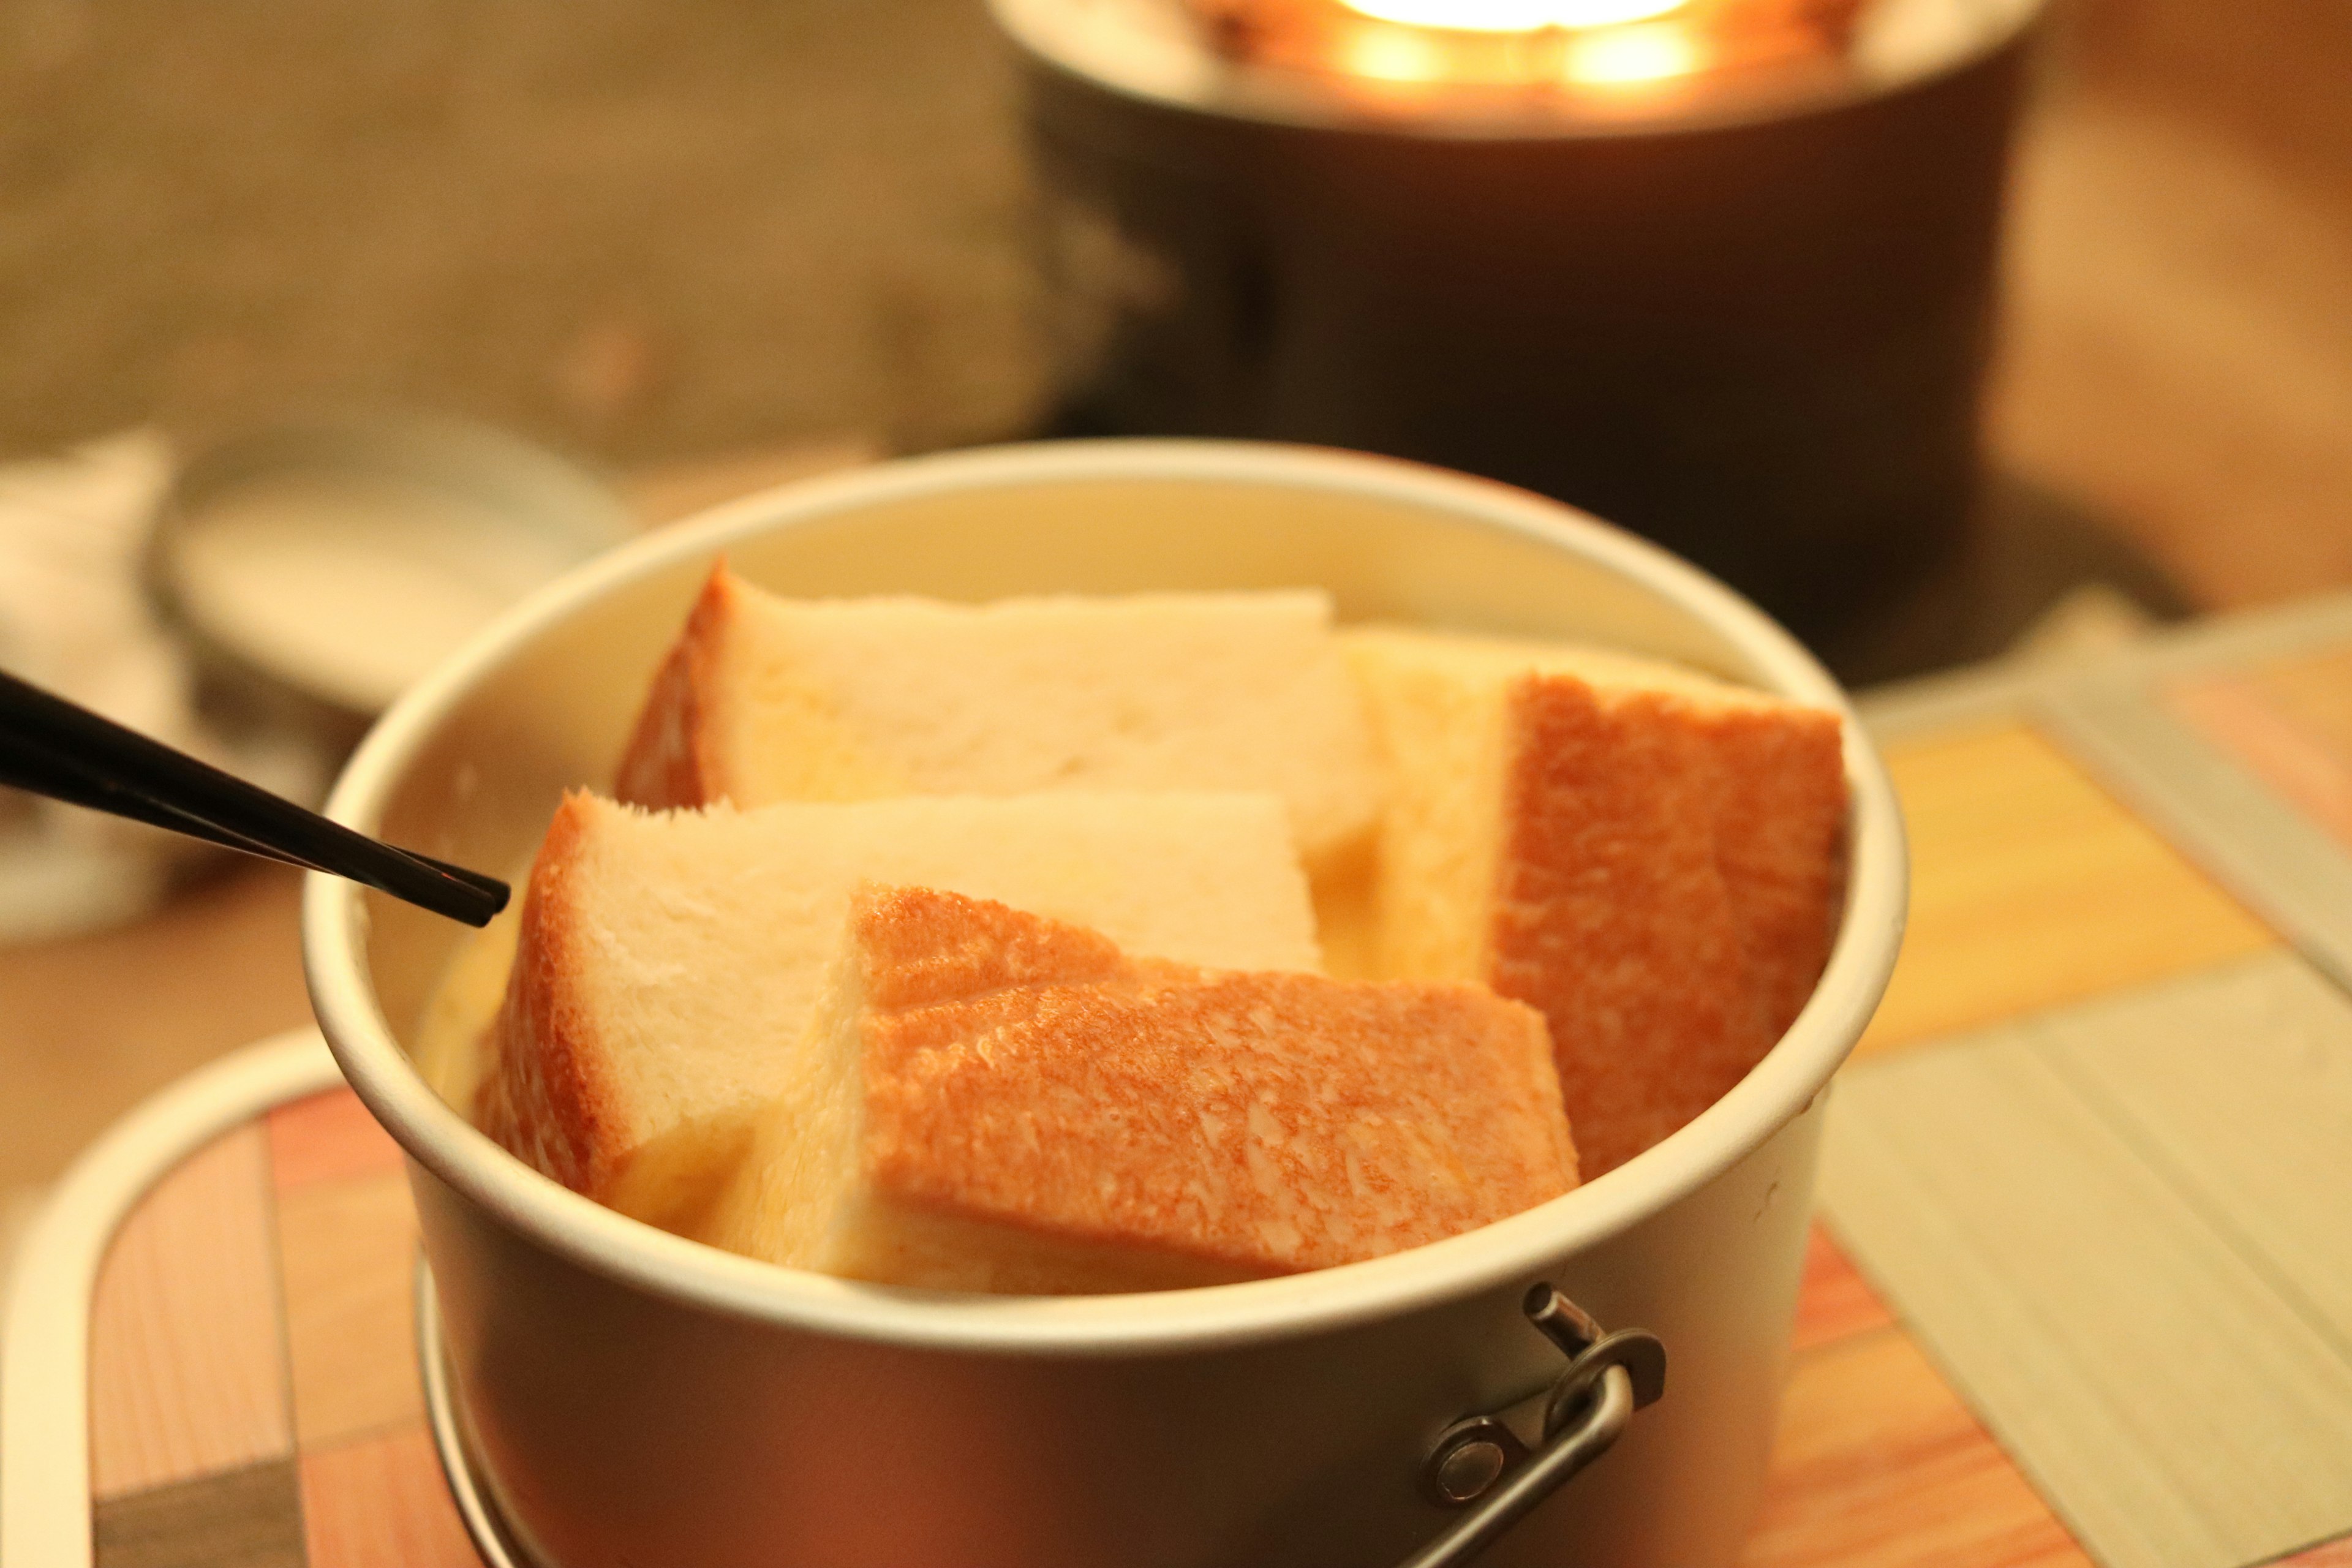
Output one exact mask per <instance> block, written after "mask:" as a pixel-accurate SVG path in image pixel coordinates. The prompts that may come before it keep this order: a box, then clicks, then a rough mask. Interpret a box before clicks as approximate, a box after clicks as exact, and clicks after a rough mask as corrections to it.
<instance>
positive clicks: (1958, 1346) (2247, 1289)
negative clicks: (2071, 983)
mask: <svg viewBox="0 0 2352 1568" xmlns="http://www.w3.org/2000/svg"><path fill="white" fill-rule="evenodd" d="M2202 983H2203V982H2202V980H2201V977H2200V979H2198V980H2192V981H2190V982H2189V983H2187V984H2186V988H2187V989H2189V990H2193V989H2194V988H2195V986H2196V985H2198V984H2202ZM2183 989H2184V986H2183V985H2181V984H2176V985H2173V986H2170V987H2166V988H2163V990H2162V992H2161V994H2160V995H2159V997H2158V999H2157V1000H2156V1002H2155V1003H2154V1004H2153V1005H2158V1006H2162V1005H2167V1004H2168V1003H2174V1004H2175V1005H2177V1000H2176V999H2177V996H2178V994H2179V993H2180V992H2181V991H2182V990H2183ZM2108 1016H2114V1015H2113V1013H2112V1009H2084V1010H2083V1012H2082V1013H2081V1014H2080V1015H2078V1016H2076V1017H2074V1018H2073V1019H2071V1020H2068V1021H2067V1022H2065V1023H2064V1024H2063V1025H2062V1026H2060V1030H2059V1032H2058V1033H2057V1034H2056V1035H2053V1033H2051V1032H2050V1031H2048V1030H2045V1029H2042V1028H2039V1027H2037V1026H2034V1025H2032V1024H2024V1025H2012V1026H2006V1027H2003V1028H2000V1029H1996V1030H1992V1031H1989V1032H1987V1033H1986V1034H1985V1035H1983V1036H1981V1037H1975V1038H1972V1039H1969V1040H1967V1041H1963V1042H1958V1043H1955V1044H1951V1045H1948V1046H1945V1047H1941V1048H1937V1049H1931V1050H1921V1051H1916V1052H1911V1053H1906V1054H1905V1055H1903V1056H1900V1057H1897V1058H1892V1059H1890V1060H1887V1061H1884V1062H1880V1063H1875V1064H1870V1065H1868V1066H1866V1067H1865V1068H1863V1069H1861V1070H1857V1071H1854V1072H1851V1073H1849V1074H1848V1075H1847V1076H1846V1078H1845V1079H1844V1081H1843V1084H1842V1085H1841V1091H1840V1102H1839V1106H1838V1113H1837V1114H1836V1115H1834V1116H1832V1118H1831V1119H1830V1122H1829V1127H1828V1133H1827V1142H1826V1146H1825V1151H1824V1161H1823V1172H1822V1192H1823V1197H1824V1202H1825V1204H1826V1205H1827V1207H1828V1210H1829V1212H1830V1214H1831V1216H1832V1220H1833V1222H1834V1226H1835V1228H1836V1229H1837V1230H1838V1232H1839V1233H1840V1235H1841V1236H1843V1237H1845V1238H1846V1239H1847V1240H1848V1241H1849V1243H1850V1244H1851V1245H1852V1246H1853V1247H1854V1248H1855V1250H1856V1254H1857V1257H1858V1258H1860V1260H1861V1261H1862V1262H1863V1264H1864V1267H1865V1268H1867V1270H1868V1271H1869V1273H1870V1275H1871V1277H1872V1278H1873V1279H1874V1280H1875V1281H1876V1282H1877V1283H1878V1284H1879V1285H1880V1286H1881V1287H1882V1289H1885V1290H1886V1291H1887V1293H1888V1294H1889V1295H1890V1296H1891V1298H1892V1300H1893V1304H1894V1305H1895V1308H1896V1309H1897V1310H1898V1311H1900V1312H1901V1313H1902V1315H1903V1316H1904V1318H1905V1319H1906V1321H1908V1322H1909V1323H1910V1324H1911V1325H1912V1326H1913V1329H1914V1331H1915V1332H1916V1333H1917V1335H1918V1336H1919V1338H1920V1339H1921V1341H1922V1342H1923V1343H1925V1344H1926V1345H1927V1347H1928V1348H1929V1349H1930V1350H1932V1351H1933V1352H1935V1354H1936V1355H1937V1358H1938V1360H1939V1361H1941V1362H1942V1363H1944V1364H1945V1365H1946V1366H1947V1367H1948V1368H1949V1369H1950V1370H1951V1372H1952V1373H1953V1374H1954V1377H1955V1380H1956V1381H1957V1382H1958V1384H1959V1386H1961V1387H1962V1388H1964V1389H1966V1390H1967V1391H1968V1392H1969V1397H1970V1400H1971V1403H1972V1404H1974V1405H1976V1406H1977V1407H1978V1408H1979V1409H1980V1410H1981V1411H1982V1412H1983V1413H1984V1414H1985V1416H1986V1419H1987V1421H1988V1423H1989V1425H1990V1426H1991V1427H1992V1428H1993V1430H1994V1431H1995V1432H1996V1433H1997V1434H1998V1435H1999V1436H2000V1438H2001V1439H2002V1441H2003V1442H2004V1444H2005V1445H2006V1446H2007V1447H2009V1449H2010V1450H2011V1452H2012V1453H2013V1454H2014V1455H2015V1456H2016V1457H2017V1458H2018V1460H2019V1462H2020V1463H2021V1465H2022V1466H2023V1468H2025V1470H2026V1471H2027V1473H2028V1474H2030V1475H2032V1477H2033V1478H2035V1479H2036V1480H2037V1481H2038V1482H2039V1483H2040V1485H2041V1487H2042V1490H2043V1491H2044V1493H2045V1494H2046V1495H2047V1496H2048V1497H2049V1498H2050V1499H2051V1500H2052V1501H2053V1503H2054V1504H2055V1506H2056V1507H2057V1508H2058V1510H2060V1512H2061V1513H2062V1514H2063V1515H2064V1516H2065V1517H2066V1518H2067V1520H2068V1521H2069V1522H2070V1523H2071V1524H2072V1525H2073V1526H2074V1530H2075V1531H2076V1532H2077V1533H2078V1534H2079V1535H2080V1537H2081V1538H2082V1540H2083V1541H2084V1544H2085V1545H2086V1546H2087V1547H2088V1548H2089V1549H2090V1550H2091V1552H2093V1553H2094V1554H2095V1556H2097V1557H2098V1558H2099V1559H2100V1560H2101V1561H2102V1562H2103V1563H2106V1564H2108V1565H2109V1568H2242V1565H2243V1564H2247V1563H2256V1562H2261V1561H2263V1560H2265V1559H2267V1558H2271V1557H2274V1556H2277V1555H2279V1554H2280V1553H2282V1552H2285V1551H2288V1550H2291V1549H2294V1548H2295V1547H2297V1546H2300V1545H2302V1544H2305V1543H2307V1542H2312V1541H2315V1540H2318V1539H2322V1538H2324V1537H2326V1536H2327V1535H2330V1534H2333V1533H2336V1532H2337V1531H2342V1530H2344V1529H2346V1528H2347V1527H2352V1466H2347V1464H2345V1463H2344V1462H2343V1459H2342V1456H2345V1455H2347V1454H2352V1362H2347V1359H2346V1358H2345V1356H2344V1355H2343V1353H2342V1352H2341V1347H2340V1346H2339V1345H2338V1344H2337V1343H2336V1342H2335V1340H2334V1339H2333V1337H2332V1336H2331V1335H2329V1334H2327V1333H2326V1332H2324V1331H2322V1330H2321V1329H2319V1328H2317V1327H2315V1325H2314V1323H2313V1322H2312V1321H2309V1320H2308V1319H2307V1317H2306V1316H2305V1314H2304V1313H2303V1312H2302V1311H2301V1310H2298V1308H2297V1306H2296V1305H2295V1304H2294V1303H2293V1302H2291V1301H2289V1300H2285V1299H2284V1298H2283V1297H2282V1296H2281V1294H2280V1293H2279V1292H2278V1290H2277V1289H2275V1288H2274V1285H2273V1279H2272V1278H2271V1276H2270V1274H2269V1273H2268V1272H2267V1271H2266V1270H2265V1269H2263V1268H2259V1267H2257V1266H2256V1265H2255V1264H2253V1263H2252V1262H2250V1261H2249V1260H2248V1258H2247V1257H2246V1256H2245V1255H2244V1254H2243V1253H2242V1251H2241V1249H2240V1248H2239V1247H2238V1246H2237V1245H2236V1243H2235V1241H2234V1238H2233V1237H2231V1235H2229V1234H2227V1233H2225V1232H2223V1231H2220V1230H2217V1229H2216V1228H2215V1227H2214V1226H2213V1225H2211V1224H2210V1223H2209V1222H2208V1221H2207V1220H2206V1219H2204V1218H2202V1217H2200V1215H2199V1214H2198V1212H2197V1211H2196V1210H2195V1209H2194V1208H2193V1207H2192V1205H2190V1204H2189V1202H2188V1201H2186V1200H2185V1199H2184V1196H2183V1194H2181V1193H2180V1192H2179V1191H2178V1190H2176V1189H2175V1188H2174V1187H2173V1186H2172V1185H2171V1184H2169V1183H2168V1181H2167V1180H2166V1179H2165V1177H2164V1176H2163V1175H2162V1174H2161V1173H2159V1172H2158V1170H2156V1169H2155V1168H2153V1167H2152V1166H2151V1165H2150V1164H2149V1163H2147V1159H2146V1158H2145V1157H2144V1155H2143V1152H2142V1151H2141V1150H2140V1149H2139V1148H2138V1147H2137V1146H2136V1145H2135V1144H2134V1142H2132V1141H2131V1140H2130V1139H2129V1138H2127V1137H2126V1136H2125V1135H2124V1134H2123V1133H2122V1132H2119V1131H2118V1130H2117V1127H2116V1111H2115V1108H2114V1107H2112V1106H2110V1105H2107V1104H2105V1103H2102V1102H2099V1101H2096V1100H2094V1099H2092V1098H2090V1097H2089V1095H2088V1094H2087V1093H2086V1090H2085V1089H2084V1086H2083V1085H2081V1084H2080V1083H2078V1082H2077V1081H2076V1080H2075V1079H2072V1078H2070V1077H2069V1076H2068V1075H2067V1072H2066V1070H2065V1068H2064V1066H2063V1064H2061V1063H2057V1062H2054V1061H2053V1055H2054V1054H2056V1053H2060V1052H2068V1051H2071V1053H2072V1055H2073V1057H2074V1058H2077V1059H2078V1058H2079V1056H2080V1053H2081V1047H2082V1042H2083V1040H2084V1038H2085V1035H2084V1031H2085V1030H2094V1031H2095V1030H2097V1029H2098V1028H2099V1027H2100V1026H2101V1025H2102V1024H2103V1023H2104V1022H2105V1019H2106V1018H2107V1017H2108ZM2126 1026H2128V1017H2126ZM2062 1039H2063V1040H2064V1041H2065V1042H2067V1044H2065V1045H2062V1044H2060V1041H2061V1040H2062ZM2215 1048H2216V1049H2217V1050H2221V1049H2226V1048H2227V1047H2226V1046H2225V1045H2223V1044H2221V1043H2220V1042H2216V1043H2215ZM2143 1070H2146V1071H2149V1072H2151V1073H2153V1072H2154V1071H2156V1070H2158V1069H2157V1068H2156V1067H2155V1066H2154V1065H2153V1064H2143Z"/></svg>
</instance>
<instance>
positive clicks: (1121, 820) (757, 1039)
mask: <svg viewBox="0 0 2352 1568" xmlns="http://www.w3.org/2000/svg"><path fill="white" fill-rule="evenodd" d="M877 878H879V879H893V880H898V881H916V880H920V881H923V882H925V883H929V884H931V885H936V886H941V887H947V888H952V889H957V890H959V891H962V892H969V893H971V894H974V895H979V896H983V897H992V898H998V899H1003V900H1006V901H1008V902H1011V903H1013V904H1016V905H1018V906H1020V907H1022V908H1024V909H1032V910H1040V911H1043V912H1045V913H1049V914H1052V915H1055V916H1057V917H1062V918H1067V919H1071V920H1075V921H1084V922H1087V923H1088V924H1091V925H1094V926H1097V927H1099V928H1100V929H1102V930H1104V931H1111V932H1115V933H1117V935H1118V939H1119V940H1120V941H1122V942H1129V943H1132V944H1134V945H1136V946H1138V947H1141V948H1145V949H1148V950H1151V951H1157V952H1168V953H1173V954H1177V955H1179V956H1181V957H1182V958H1184V959H1186V960H1188V961H1192V962H1198V963H1213V964H1221V965H1247V966H1250V967H1255V968H1266V969H1302V970H1307V969H1312V968H1314V967H1315V964H1316V950H1315V938H1314V925H1313V915H1312V912H1311V910H1310V908H1309V905H1308V901H1307V885H1306V879H1305V877H1304V876H1303V874H1302V873H1301V872H1300V870H1299V868H1298V862H1297V856H1296V854H1295V852H1294V851H1293V849H1292V847H1291V843H1290V833H1289V828H1288V825H1287V823H1286V820H1285V818H1284V814H1283V809H1282V804H1281V802H1280V801H1278V800H1276V798H1275V797H1273V796H1272V795H1205V794H1203V795H1181V794H1170V795H1123V794H1115V793H1108V792H1100V793H1094V792H1077V791H1073V792H1068V793H1064V794H1057V795H1026V796H1014V797H1009V798H1005V799H979V798H975V797H971V796H962V797H946V798H921V799H902V800H887V801H869V802H863V803H856V804H841V803H833V804H816V805H811V804H788V805H774V806H768V807H765V808H762V809H761V810H757V811H746V812H739V811H737V810H735V809H734V808H733V807H731V806H725V805H720V806H714V807H712V808H710V809H709V810H708V811H705V812H672V813H663V814H651V813H646V812H643V811H639V810H636V809H635V808H634V807H630V806H625V805H616V804H615V803H614V802H611V801H608V800H604V799H600V798H598V797H596V796H594V795H584V794H574V795H570V796H568V797H567V798H566V799H565V801H564V802H563V805H562V809H560V810H559V811H558V812H557V814H556V817H555V821H554V824H553V826H551V827H550V829H549V830H548V835H547V839H546V841H545V843H544V844H543V845H542V846H541V850H540V854H539V859H538V862H537V863H536V864H535V865H534V866H533V867H532V868H531V874H530V882H529V885H528V887H527V889H526V890H525V893H524V897H523V910H522V918H521V922H520V935H519V938H518V942H517V948H516V955H515V961H514V966H513V970H512V972H511V973H510V974H509V979H508V984H507V994H506V1000H505V1003H504V1005H503V1006H502V1008H501V1010H500V1012H499V1017H498V1019H497V1021H496V1023H495V1024H494V1025H493V1026H492V1028H491V1031H490V1037H489V1039H488V1042H487V1043H486V1047H485V1054H486V1056H487V1057H488V1061H489V1068H488V1072H487V1073H486V1074H485V1076H484V1078H483V1080H482V1087H481V1089H480V1091H479V1094H478V1101H477V1108H476V1110H477V1120H478V1122H479V1123H480V1124H481V1125H482V1127H483V1129H484V1131H488V1133H489V1134H490V1135H491V1136H492V1137H494V1138H496V1139H498V1140H499V1142H501V1143H503V1144H505V1145H506V1147H507V1148H509V1150H511V1151H513V1152H515V1153H516V1154H518V1155H520V1156H521V1157H522V1158H523V1159H525V1160H527V1161H529V1162H530V1163H531V1164H532V1165H534V1166H536V1167H537V1168H538V1169H539V1170H541V1171H542V1172H544V1173H547V1174H548V1175H550V1176H552V1177H554V1178H555V1179H556V1180H558V1181H560V1182H562V1183H563V1184H565V1185H566V1186H569V1187H572V1188H573V1189H574V1190H576V1191H579V1192H583V1193H585V1194H589V1195H590V1196H592V1197H595V1198H597V1199H599V1200H600V1201H602V1202H604V1203H606V1204H608V1205H611V1206H613V1207H614V1208H618V1209H620V1210H622V1211H623V1212H625V1213H628V1214H632V1215H636V1216H637V1217H638V1218H641V1219H646V1220H649V1221H651V1222H653V1223H655V1224H660V1225H668V1226H681V1225H684V1224H685V1223H687V1218H688V1215H690V1214H691V1213H692V1211H693V1210H694V1208H695V1206H696V1205H698V1204H699V1203H701V1202H702V1201H703V1200H704V1199H706V1198H707V1197H708V1196H709V1193H710V1191H711V1190H712V1185H713V1184H714V1183H715V1181H716V1180H717V1179H718V1178H719V1175H721V1174H723V1171H724V1167H725V1166H726V1164H727V1163H729V1162H730V1160H732V1159H733V1158H735V1157H736V1156H738V1155H740V1152H741V1149H742V1147H743V1144H744V1142H745V1140H746V1139H747V1138H748V1135H749V1124H748V1122H747V1121H745V1117H746V1116H747V1115H748V1113H749V1112H750V1111H751V1110H752V1109H753V1108H755V1107H757V1106H759V1105H760V1104H761V1103H763V1102H765V1101H767V1100H772V1099H773V1098H774V1097H775V1095H776V1094H777V1093H778V1092H779V1090H780V1089H781V1087H782V1085H783V1084H784V1082H785V1081H786V1080H787V1079H788V1078H789V1077H790V1075H791V1074H792V1072H793V1070H794V1068H793V1053H794V1051H795V1049H796V1048H797V1047H799V1045H800V1043H801V1040H802V1037H803V1034H804V1033H805V1031H806V1028H807V1025H808V1020H809V1016H810V1012H811V1009H812V1008H813V1007H814V1005H815V1002H816V999H817V994H818V990H819V987H820V985H821V984H822V982H823V979H824V964H825V962H826V960H827V959H828V958H829V956H830V955H831V954H832V952H833V950H834V948H835V945H836V943H837V942H838V941H839V938H840V933H841V929H842V921H844V919H845V916H846V913H847V910H848V908H849V900H850V895H851V893H852V892H853V891H854V890H855V889H856V888H857V886H858V885H859V884H860V883H861V882H864V881H866V880H869V879H877Z"/></svg>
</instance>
